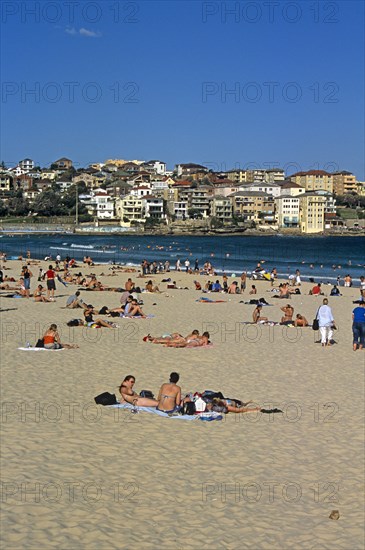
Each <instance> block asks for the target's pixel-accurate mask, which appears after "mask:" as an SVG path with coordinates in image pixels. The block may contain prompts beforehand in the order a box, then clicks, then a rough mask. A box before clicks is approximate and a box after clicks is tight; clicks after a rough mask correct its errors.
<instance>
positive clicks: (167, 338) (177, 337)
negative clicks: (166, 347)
mask: <svg viewBox="0 0 365 550" xmlns="http://www.w3.org/2000/svg"><path fill="white" fill-rule="evenodd" d="M195 338H199V331H198V330H197V329H195V330H193V331H192V333H191V334H188V335H187V336H185V337H184V336H182V335H181V334H179V333H178V332H172V333H171V334H164V335H163V336H157V337H154V336H151V335H150V334H148V335H147V336H145V337H144V338H143V341H144V342H152V344H167V343H169V342H186V341H188V340H189V341H190V340H193V339H195Z"/></svg>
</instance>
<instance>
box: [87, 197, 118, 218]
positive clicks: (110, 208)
mask: <svg viewBox="0 0 365 550" xmlns="http://www.w3.org/2000/svg"><path fill="white" fill-rule="evenodd" d="M80 201H81V202H82V203H83V204H85V206H86V208H87V210H88V212H89V214H90V215H91V216H96V217H97V218H98V219H99V220H105V219H112V218H114V217H115V207H114V199H113V198H112V197H109V195H108V194H107V192H106V191H105V190H104V189H97V190H96V191H95V192H94V191H91V193H90V198H88V199H85V198H82V197H81V196H80Z"/></svg>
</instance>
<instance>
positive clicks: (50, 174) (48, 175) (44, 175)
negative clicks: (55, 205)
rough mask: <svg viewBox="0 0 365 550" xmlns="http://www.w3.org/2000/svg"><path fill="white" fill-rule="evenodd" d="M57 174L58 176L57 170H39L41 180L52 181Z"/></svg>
mask: <svg viewBox="0 0 365 550" xmlns="http://www.w3.org/2000/svg"><path fill="white" fill-rule="evenodd" d="M57 176H58V172H57V170H42V172H41V179H42V180H50V181H53V180H55V179H56V178H57Z"/></svg>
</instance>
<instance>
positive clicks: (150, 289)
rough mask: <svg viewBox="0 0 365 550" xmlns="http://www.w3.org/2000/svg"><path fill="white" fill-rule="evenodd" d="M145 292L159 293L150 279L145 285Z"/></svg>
mask: <svg viewBox="0 0 365 550" xmlns="http://www.w3.org/2000/svg"><path fill="white" fill-rule="evenodd" d="M146 292H160V289H159V288H158V286H153V282H152V281H151V279H150V280H149V281H148V282H147V283H146Z"/></svg>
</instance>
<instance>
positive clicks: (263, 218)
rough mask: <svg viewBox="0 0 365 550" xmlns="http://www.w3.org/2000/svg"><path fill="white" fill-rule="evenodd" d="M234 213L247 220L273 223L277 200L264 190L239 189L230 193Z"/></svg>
mask: <svg viewBox="0 0 365 550" xmlns="http://www.w3.org/2000/svg"><path fill="white" fill-rule="evenodd" d="M230 197H231V200H232V205H233V214H234V215H236V216H240V217H242V218H243V219H244V220H245V221H254V222H255V223H264V224H265V223H267V224H272V223H273V222H274V221H275V201H274V198H273V197H272V195H268V194H267V193H263V192H262V191H238V192H237V193H233V194H232V195H230Z"/></svg>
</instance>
